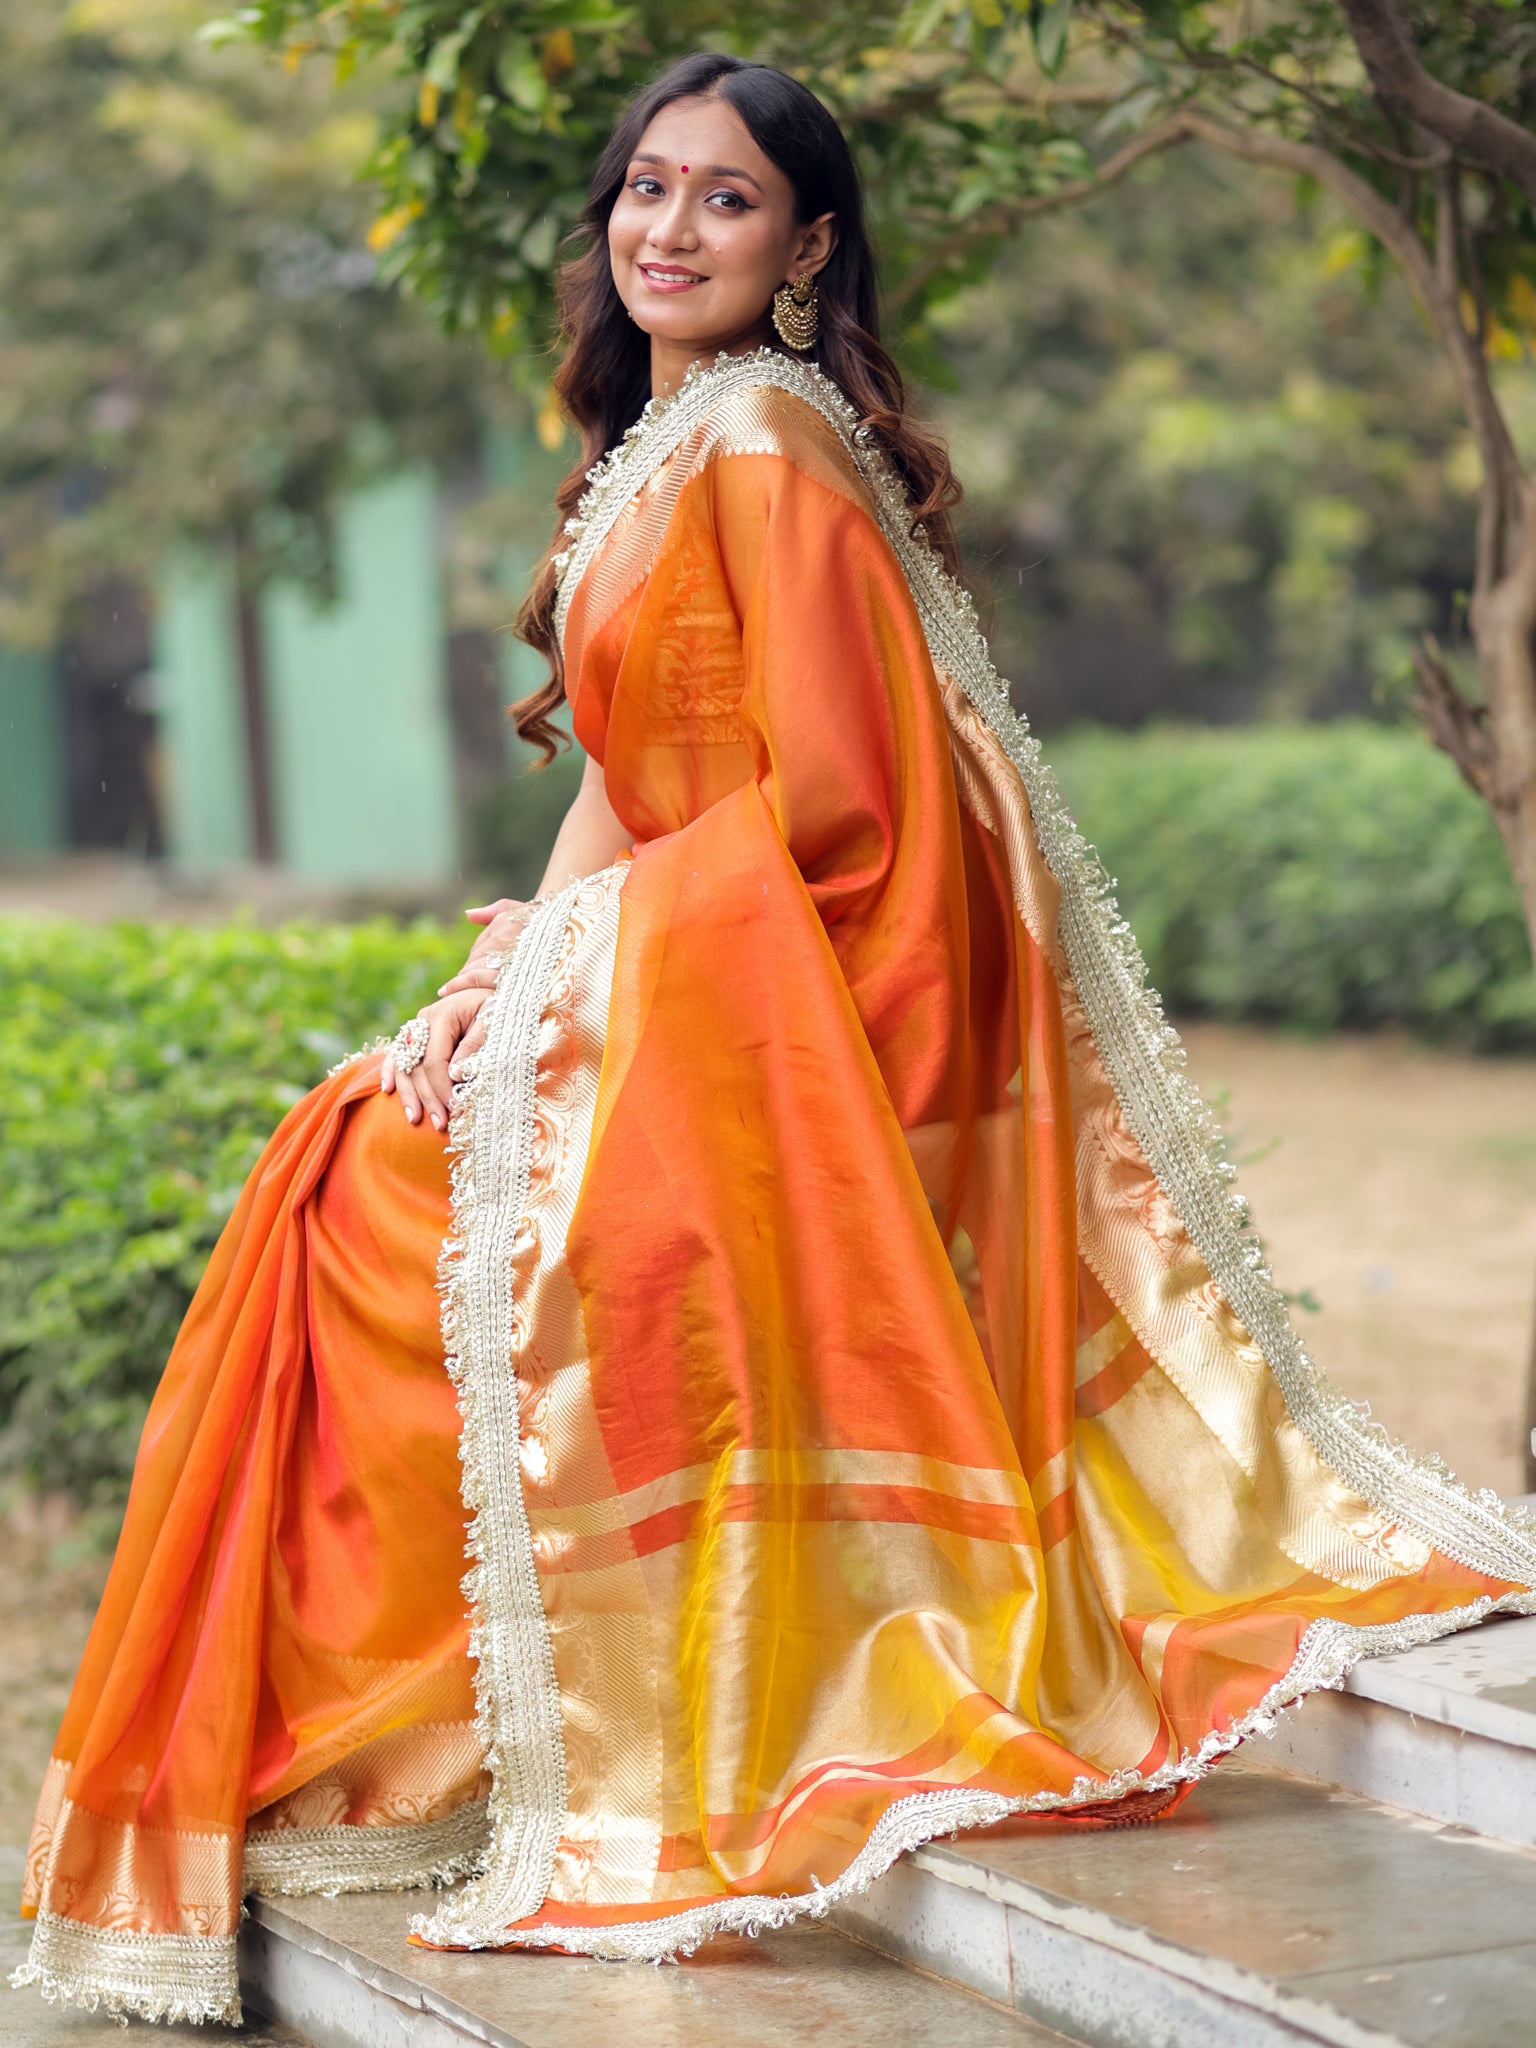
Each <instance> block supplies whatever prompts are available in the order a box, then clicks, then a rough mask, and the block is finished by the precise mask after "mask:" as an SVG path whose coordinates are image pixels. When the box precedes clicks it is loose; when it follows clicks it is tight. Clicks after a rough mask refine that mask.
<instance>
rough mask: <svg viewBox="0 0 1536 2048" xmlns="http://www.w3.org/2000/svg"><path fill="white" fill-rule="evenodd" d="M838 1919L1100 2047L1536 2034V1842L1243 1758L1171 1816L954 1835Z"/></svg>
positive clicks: (1435, 2047) (1231, 2046)
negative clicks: (1523, 1845) (1105, 1826)
mask: <svg viewBox="0 0 1536 2048" xmlns="http://www.w3.org/2000/svg"><path fill="white" fill-rule="evenodd" d="M838 1923H839V1925H841V1926H842V1927H844V1928H845V1929H846V1930H847V1931H849V1932H851V1933H854V1934H857V1935H858V1936H859V1937H860V1939H862V1940H865V1941H868V1942H869V1943H870V1944H871V1945H872V1946H874V1947H876V1948H878V1949H880V1950H881V1951H882V1952H883V1953H885V1954H887V1955H890V1956H892V1957H895V1958H897V1959H899V1960H902V1961H905V1962H908V1963H911V1964H913V1965H915V1966H917V1967H918V1968H921V1969H924V1970H927V1971H930V1972H932V1973H933V1974H935V1975H937V1976H940V1977H944V1978H946V1979H948V1980H949V1981H950V1982H953V1983H959V1984H964V1985H967V1986H969V1987H970V1988H971V1989H973V1990H975V1991H978V1992H980V1993H982V1994H983V1995H984V1996H986V1997H989V1998H992V1999H994V2000H996V2001H997V2002H998V2003H1000V2004H1005V2005H1011V2006H1012V2007H1013V2008H1014V2009H1015V2010H1016V2011H1018V2012H1021V2013H1023V2014H1025V2015H1027V2016H1028V2017H1030V2018H1032V2019H1035V2020H1037V2021H1039V2022H1040V2023H1041V2024H1042V2025H1045V2026H1049V2027H1052V2028H1054V2029H1055V2030H1056V2031H1057V2032H1058V2033H1060V2034H1062V2035H1064V2036H1066V2037H1067V2038H1068V2039H1070V2040H1073V2041H1079V2042H1086V2043H1092V2044H1093V2048H1281V2044H1296V2043H1301V2042H1309V2043H1316V2042H1328V2043H1334V2044H1338V2048H1516V2044H1519V2048H1528V2044H1529V2043H1530V2042H1531V2040H1532V2038H1533V2020H1532V2014H1533V2011H1536V1855H1531V1854H1529V1853H1528V1852H1525V1851H1522V1850H1519V1849H1515V1848H1511V1847H1509V1846H1507V1845H1505V1844H1504V1843H1502V1842H1499V1841H1494V1840H1490V1839H1488V1838H1487V1837H1484V1836H1479V1835H1473V1834H1468V1833H1465V1832H1462V1831H1460V1830H1456V1829H1450V1828H1445V1827H1441V1826H1439V1825H1437V1824H1435V1823H1433V1822H1431V1821H1428V1820H1425V1819H1422V1818H1420V1817H1418V1816H1416V1815H1414V1814H1411V1813H1405V1812H1402V1811H1400V1810H1398V1809H1396V1808H1393V1807H1389V1806H1385V1805H1382V1804H1379V1803H1377V1802H1374V1801H1371V1800H1367V1799H1365V1798H1362V1797H1360V1796H1359V1795H1357V1794H1355V1793H1352V1792H1347V1791H1339V1790H1331V1789H1329V1788H1328V1787H1326V1786H1324V1785H1320V1784H1314V1783H1310V1782H1308V1781H1306V1780H1303V1779H1301V1778H1297V1777H1293V1776H1289V1775H1285V1774H1282V1773H1279V1772H1275V1771H1273V1770H1270V1769H1267V1768H1264V1767H1262V1766H1259V1765H1255V1764H1253V1763H1251V1762H1246V1761H1244V1759H1243V1758H1242V1757H1238V1758H1233V1759H1231V1760H1229V1761H1228V1762H1227V1763H1225V1764H1224V1765H1223V1766H1222V1767H1221V1768H1220V1769H1219V1770H1218V1771H1216V1772H1215V1774H1214V1775H1213V1776H1212V1777H1211V1778H1209V1779H1208V1780H1207V1781H1206V1782H1205V1783H1204V1784H1203V1785H1202V1786H1201V1787H1200V1789H1199V1790H1198V1791H1197V1792H1196V1793H1195V1795H1194V1797H1193V1798H1192V1799H1190V1800H1189V1802H1188V1803H1187V1804H1186V1805H1185V1806H1184V1807H1183V1808H1182V1809H1181V1810H1180V1812H1179V1813H1178V1814H1177V1815H1175V1816H1174V1817H1173V1818H1172V1819H1171V1820H1168V1821H1164V1822H1161V1823H1159V1824H1157V1825H1156V1826H1153V1827H1143V1828H1126V1829H1120V1830H1114V1831H1106V1832H1103V1833H1096V1834H1089V1833H1085V1832H1083V1831H1081V1830H1076V1831H1074V1830H1071V1829H1069V1828H1066V1827H1064V1826H1062V1825H1060V1824H1059V1823H1057V1824H1050V1823H1032V1824H1031V1826H1030V1829H1029V1831H1028V1832H1022V1831H1021V1832H1018V1833H1015V1834H1013V1835H1011V1836H1009V1837H1007V1838H1000V1837H992V1838H975V1837H972V1838H963V1839H961V1840H959V1841H955V1842H944V1843H932V1844H930V1845H929V1846H928V1847H927V1848H924V1849H920V1850H918V1851H917V1852H916V1853H915V1854H914V1855H912V1856H911V1857H909V1858H907V1859H906V1860H905V1861H904V1862H903V1863H901V1864H899V1865H898V1866H897V1867H896V1868H895V1869H894V1870H893V1871H891V1872H890V1873H889V1874H888V1875H887V1876H886V1877H885V1878H883V1879H882V1880H881V1882H880V1883H879V1884H878V1885H877V1886H876V1887H875V1888H874V1890H873V1891H871V1892H870V1893H869V1894H868V1895H867V1897H866V1898H864V1899H863V1900H861V1901H859V1902H858V1903H857V1904H856V1905H854V1906H851V1907H848V1908H845V1909H843V1910H842V1911H841V1912H840V1913H839V1915H838ZM872 2038H873V2037H872Z"/></svg>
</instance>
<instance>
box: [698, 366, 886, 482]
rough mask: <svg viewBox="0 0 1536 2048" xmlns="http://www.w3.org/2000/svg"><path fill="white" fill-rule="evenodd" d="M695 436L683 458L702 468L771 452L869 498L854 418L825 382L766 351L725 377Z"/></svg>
mask: <svg viewBox="0 0 1536 2048" xmlns="http://www.w3.org/2000/svg"><path fill="white" fill-rule="evenodd" d="M731 367H732V366H727V365H722V366H721V369H720V370H717V371H715V372H714V373H713V374H714V375H715V376H720V379H721V382H720V389H719V391H718V394H717V395H716V396H715V397H714V398H713V399H712V401H711V403H710V404H709V405H708V408H707V410H706V411H705V413H704V415H703V417H702V418H701V419H700V421H699V423H698V425H697V427H696V428H695V429H694V431H693V433H692V434H691V435H690V436H689V437H688V438H689V443H690V444H691V445H690V446H688V448H687V450H686V456H685V459H686V460H687V461H688V462H689V465H690V466H691V467H692V466H696V467H697V468H698V469H701V470H702V469H706V468H709V467H711V466H713V465H714V464H716V463H718V462H721V461H723V460H726V459H728V458H730V457H732V456H750V455H759V456H761V455H768V456H775V457H777V458H778V459H779V460H780V461H781V462H783V463H784V464H786V465H787V467H788V468H789V469H790V470H792V471H793V472H794V473H796V474H797V475H800V476H807V477H809V478H811V480H812V481H813V482H815V483H819V484H821V485H824V486H825V487H826V488H827V489H829V490H832V491H835V492H836V493H837V494H838V495H839V496H840V497H844V498H849V499H852V500H854V501H855V502H857V503H859V504H861V505H863V506H865V507H866V508H867V507H870V506H871V504H872V495H871V492H870V488H869V484H868V481H867V480H866V478H865V475H864V472H863V469H862V467H861V466H860V463H859V459H858V456H857V454H856V453H855V450H854V447H853V441H852V431H853V425H854V419H853V414H852V410H851V408H850V407H849V405H848V403H847V400H846V399H844V397H843V395H842V393H841V392H840V391H839V390H838V388H837V386H836V385H835V384H833V383H832V381H831V379H830V378H828V377H826V376H824V375H822V373H821V372H820V371H818V370H816V369H814V368H813V367H812V366H810V365H809V364H803V363H794V362H789V361H787V360H785V359H783V358H778V357H774V356H771V355H770V354H769V352H768V351H764V352H763V353H762V354H761V355H759V356H756V357H752V358H749V359H747V361H746V362H744V363H743V364H742V365H741V368H740V369H739V370H736V371H735V373H734V374H731V375H721V371H722V370H726V369H729V368H731Z"/></svg>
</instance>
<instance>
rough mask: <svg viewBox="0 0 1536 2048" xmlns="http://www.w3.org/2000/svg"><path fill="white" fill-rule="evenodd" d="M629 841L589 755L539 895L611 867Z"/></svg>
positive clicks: (624, 851) (600, 776)
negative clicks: (579, 785)
mask: <svg viewBox="0 0 1536 2048" xmlns="http://www.w3.org/2000/svg"><path fill="white" fill-rule="evenodd" d="M630 844H631V835H630V834H629V833H628V832H626V831H625V829H624V827H623V826H622V825H621V824H620V823H619V821H618V819H617V818H616V817H615V816H614V814H613V806H612V805H611V804H610V803H609V801H608V792H607V790H606V789H605V788H604V787H603V771H602V769H601V767H600V766H599V765H598V763H597V762H596V761H594V760H592V759H591V757H590V756H589V757H588V760H587V765H586V767H585V768H584V769H583V770H582V776H581V787H580V789H578V790H577V792H576V795H575V798H574V799H573V801H572V803H571V807H570V809H569V810H568V811H567V812H566V814H565V817H564V818H563V819H562V820H561V824H560V830H559V831H558V832H557V833H556V834H555V843H554V846H553V847H552V848H551V850H550V855H549V866H548V867H547V868H545V870H544V879H543V881H542V882H541V883H540V884H539V894H540V895H541V896H548V895H550V894H552V893H553V891H555V890H556V889H563V888H564V887H565V885H566V883H567V882H574V881H577V880H579V879H580V878H581V877H582V876H583V875H595V874H597V873H598V871H599V870H600V869H602V868H606V867H611V866H612V865H613V863H614V862H615V861H616V860H617V859H618V857H619V855H620V854H621V853H627V852H628V851H629V847H630ZM469 915H470V917H472V918H474V919H475V920H476V921H477V922H478V921H479V917H480V913H479V912H477V911H473V910H472V911H470V912H469Z"/></svg>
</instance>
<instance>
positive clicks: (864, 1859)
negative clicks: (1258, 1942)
mask: <svg viewBox="0 0 1536 2048" xmlns="http://www.w3.org/2000/svg"><path fill="white" fill-rule="evenodd" d="M1533 1612H1536V1594H1532V1593H1507V1594H1505V1595H1504V1597H1503V1598H1502V1599H1499V1600H1488V1599H1484V1600H1477V1601H1474V1602H1472V1604H1471V1605H1470V1606H1467V1607H1458V1608H1453V1609H1452V1610H1451V1612H1450V1613H1448V1614H1415V1615H1410V1616H1409V1617H1408V1618H1407V1619H1406V1620H1404V1621H1400V1622H1385V1623H1382V1624H1379V1625H1377V1626H1374V1627H1370V1628H1351V1627H1350V1626H1349V1625H1348V1624H1347V1623H1345V1622H1338V1621H1314V1622H1313V1623H1312V1625H1311V1627H1310V1628H1309V1629H1308V1630H1307V1632H1306V1634H1305V1635H1304V1636H1303V1637H1302V1639H1301V1644H1300V1648H1299V1649H1298V1652H1297V1655H1296V1661H1295V1662H1294V1663H1293V1664H1292V1666H1291V1668H1290V1670H1289V1671H1288V1672H1287V1673H1286V1675H1285V1677H1284V1678H1283V1679H1281V1680H1280V1682H1279V1683H1278V1684H1277V1685H1274V1686H1272V1687H1271V1688H1270V1690H1269V1692H1268V1693H1266V1694H1265V1696H1264V1699H1263V1700H1262V1702H1261V1703H1260V1704H1259V1705H1258V1706H1257V1707H1255V1708H1254V1710H1253V1711H1252V1712H1251V1713H1249V1714H1246V1715H1244V1717H1243V1718H1242V1720H1241V1721H1238V1722H1235V1723H1234V1724H1233V1726H1232V1727H1230V1728H1227V1729H1216V1730H1213V1731H1212V1732H1211V1734H1209V1735H1207V1736H1206V1738H1205V1740H1204V1741H1203V1742H1202V1743H1201V1744H1200V1746H1199V1748H1198V1749H1195V1750H1190V1751H1188V1752H1187V1753H1186V1754H1185V1755H1183V1756H1181V1757H1180V1758H1178V1759H1177V1761H1175V1762H1170V1763H1166V1764H1164V1765H1162V1767H1161V1768H1160V1769H1158V1770H1155V1771H1150V1772H1148V1773H1147V1775H1146V1776H1145V1777H1143V1776H1142V1775H1141V1773H1140V1772H1139V1771H1135V1770H1125V1771H1115V1772H1113V1773H1112V1774H1111V1775H1110V1776H1109V1777H1108V1778H1079V1779H1077V1781H1076V1782H1075V1783H1074V1785H1073V1787H1072V1790H1071V1791H1070V1792H1065V1793H1063V1792H1038V1793H1035V1794H1034V1795H1033V1796H1032V1797H1030V1798H1027V1799H1005V1798H1004V1797H1003V1796H1002V1795H1001V1794H1000V1793H996V1792H968V1791H965V1790H956V1791H953V1792H915V1793H913V1794H912V1795H911V1797H910V1798H907V1799H898V1800H897V1801H896V1803H895V1804H894V1805H893V1806H889V1807H887V1808H886V1810H885V1812H884V1813H883V1814H882V1815H881V1816H880V1819H879V1820H878V1821H876V1823H875V1825H874V1827H873V1828H871V1830H870V1832H869V1839H868V1840H867V1841H866V1842H865V1844H864V1846H863V1848H862V1849H861V1850H860V1851H859V1853H858V1855H857V1856H855V1857H854V1859H853V1861H852V1862H851V1863H850V1864H849V1866H848V1868H847V1869H846V1870H845V1871H844V1872H843V1874H842V1876H841V1877H839V1878H837V1879H836V1880H834V1882H833V1883H831V1884H816V1883H815V1882H814V1880H813V1883H812V1889H811V1890H810V1891H809V1892H800V1893H789V1892H785V1893H781V1894H779V1895H778V1896H776V1897H769V1896H765V1895H764V1894H762V1893H757V1894H751V1895H746V1896H738V1897H734V1898H724V1899H712V1900H711V1901H710V1902H709V1903H708V1905H704V1906H693V1907H690V1908H689V1909H688V1910H687V1911H686V1912H682V1913H671V1914H668V1915H667V1916H666V1917H665V1918H663V1919H657V1920H632V1921H628V1922H625V1923H624V1924H622V1925H619V1926H613V1927H571V1926H563V1925H562V1926H559V1927H537V1928H530V1929H528V1930H527V1931H525V1932H518V1933H514V1934H508V1935H506V1936H504V1937H503V1939H504V1941H505V1943H506V1944H507V1945H508V1946H516V1947H518V1948H554V1947H559V1948H564V1949H570V1950H573V1951H574V1952H575V1953H576V1954H578V1955H584V1956H598V1957H601V1958H603V1959H605V1960H607V1961H609V1962H649V1963H661V1962H674V1961H675V1960H676V1959H677V1958H678V1957H679V1956H685V1955H691V1954H692V1953H693V1951H694V1950H695V1949H696V1948H698V1947H699V1946H700V1944H701V1943H703V1942H706V1941H709V1940H710V1939H711V1938H712V1937H713V1936H715V1935H717V1934H761V1933H763V1932H764V1930H765V1929H768V1928H773V1927H784V1926H787V1925H788V1924H789V1922H790V1921H792V1920H798V1919H809V1920H820V1919H822V1918H823V1917H824V1916H825V1915H826V1914H828V1913H830V1912H832V1911H833V1910H834V1909H835V1908H836V1907H838V1906H842V1905H846V1904H847V1902H848V1901H849V1900H850V1899H852V1898H855V1897H856V1896H857V1895H858V1894H859V1893H860V1892H866V1891H868V1890H869V1888H870V1886H871V1885H873V1884H874V1883H875V1882H876V1881H877V1880H878V1879H879V1878H881V1877H883V1876H884V1875H885V1873H886V1871H887V1870H889V1869H890V1867H891V1865H892V1864H893V1863H894V1862H895V1861H896V1859H897V1857H898V1856H904V1855H906V1853H907V1852H908V1851H909V1850H911V1849H920V1848H922V1846H923V1844H924V1843H925V1842H932V1841H934V1840H936V1839H937V1838H938V1837H939V1836H941V1835H954V1834H958V1833H959V1832H960V1831H961V1830H962V1829H965V1828H985V1827H993V1826H995V1825H996V1824H997V1822H998V1821H1001V1820H1008V1819H1010V1818H1011V1817H1012V1816H1013V1815H1015V1814H1020V1813H1063V1812H1070V1811H1071V1809H1072V1808H1073V1807H1078V1806H1099V1805H1103V1804H1105V1803H1106V1802H1108V1801H1110V1800H1114V1799H1123V1798H1125V1797H1126V1795H1127V1794H1128V1793H1131V1792H1163V1791H1170V1790H1172V1789H1173V1787H1174V1786H1176V1785H1180V1784H1187V1783H1189V1782H1191V1781H1192V1780H1194V1779H1198V1778H1203V1777H1204V1776H1205V1774H1206V1772H1207V1771H1209V1770H1210V1768H1211V1766H1212V1765H1213V1764H1214V1763H1216V1761H1217V1760H1218V1759H1219V1758H1220V1757H1222V1756H1225V1755H1226V1754H1227V1753H1228V1752H1229V1751H1230V1750H1234V1749H1236V1748H1237V1746H1238V1744H1239V1743H1242V1742H1246V1741H1247V1740H1248V1739H1249V1737H1250V1736H1253V1735H1268V1734H1270V1733H1271V1732H1272V1730H1273V1729H1274V1726H1275V1716H1276V1714H1277V1713H1278V1712H1279V1711H1280V1710H1281V1709H1282V1708H1284V1707H1288V1706H1291V1705H1293V1704H1294V1703H1295V1702H1296V1701H1297V1700H1299V1699H1300V1698H1301V1696H1302V1694H1303V1693H1307V1692H1313V1691H1315V1690H1317V1688H1319V1687H1337V1686H1340V1685H1342V1684H1343V1682H1344V1679H1345V1677H1346V1676H1347V1675H1348V1672H1349V1669H1350V1667H1351V1665H1354V1664H1357V1663H1358V1662H1359V1661H1360V1659H1361V1658H1362V1657H1379V1656H1382V1655H1384V1654H1386V1653H1387V1652H1388V1651H1391V1650H1406V1649H1410V1648H1411V1647H1413V1645H1414V1644H1416V1643H1427V1642H1431V1641H1433V1640H1434V1638H1435V1637H1437V1636H1442V1635H1450V1634H1452V1633H1453V1632H1454V1631H1455V1630H1457V1629H1461V1628H1470V1627H1471V1626H1472V1624H1473V1623H1474V1622H1478V1621H1482V1620H1483V1619H1484V1618H1485V1616H1487V1615H1489V1614H1497V1613H1518V1614H1530V1613H1533Z"/></svg>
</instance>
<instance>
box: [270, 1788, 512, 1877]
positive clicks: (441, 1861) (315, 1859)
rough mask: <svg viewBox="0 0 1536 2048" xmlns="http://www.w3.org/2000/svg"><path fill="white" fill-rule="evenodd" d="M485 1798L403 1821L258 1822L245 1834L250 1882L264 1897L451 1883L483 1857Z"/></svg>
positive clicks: (475, 1867)
mask: <svg viewBox="0 0 1536 2048" xmlns="http://www.w3.org/2000/svg"><path fill="white" fill-rule="evenodd" d="M487 1826H488V1823H487V1819H486V1802H485V1801H484V1800H483V1799H471V1800H469V1801H467V1802H466V1803H465V1804H464V1805H463V1806H456V1807H455V1808H454V1810H453V1812H452V1813H448V1814H444V1815H443V1816H442V1817H441V1818H440V1819H438V1820H427V1821H416V1822H412V1823H410V1824H409V1825H406V1826H401V1827H367V1826H363V1827H358V1826H348V1825H345V1824H343V1825H338V1826H336V1827H327V1828H271V1829H257V1830H256V1831H255V1832H254V1833H252V1834H248V1835H247V1836H246V1838H245V1890H246V1892H247V1894H249V1893H252V1892H259V1893H261V1894H262V1896H263V1897H266V1898H286V1899H299V1898H308V1897H316V1896H319V1897H324V1898H332V1899H333V1898H336V1897H338V1896H339V1895H340V1894H341V1893H342V1892H404V1891H419V1890H421V1889H423V1888H425V1887H426V1886H428V1885H443V1884H453V1883H456V1882H457V1881H458V1879H460V1878H463V1877H470V1876H472V1875H474V1874H475V1873H476V1872H478V1871H479V1869H480V1868H481V1866H482V1864H483V1862H484V1859H485V1844H486V1833H487Z"/></svg>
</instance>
